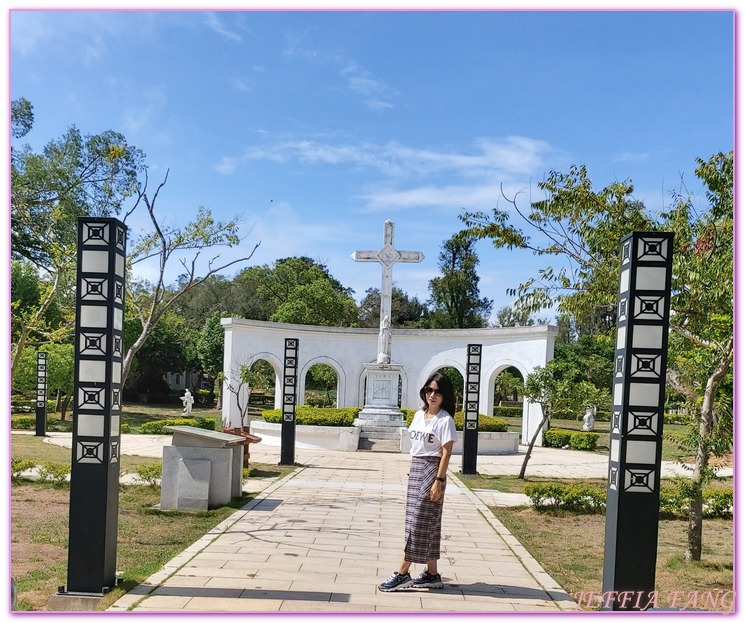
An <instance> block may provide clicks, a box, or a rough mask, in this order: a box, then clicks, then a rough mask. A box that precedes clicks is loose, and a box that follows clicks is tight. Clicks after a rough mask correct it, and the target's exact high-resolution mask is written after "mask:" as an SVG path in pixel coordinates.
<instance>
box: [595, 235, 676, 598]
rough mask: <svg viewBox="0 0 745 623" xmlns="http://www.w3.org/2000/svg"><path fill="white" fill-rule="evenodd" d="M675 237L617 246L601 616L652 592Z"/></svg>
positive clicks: (632, 238) (631, 239) (639, 238)
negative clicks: (618, 266)
mask: <svg viewBox="0 0 745 623" xmlns="http://www.w3.org/2000/svg"><path fill="white" fill-rule="evenodd" d="M673 237H674V235H673V234H672V233H666V232H633V233H631V234H629V235H628V236H625V237H624V238H623V239H622V240H621V276H620V287H619V290H618V319H617V323H616V353H615V364H614V378H613V407H612V417H611V433H610V461H609V474H608V501H607V506H606V520H605V562H604V569H603V593H605V594H609V593H611V591H615V595H614V597H615V599H614V600H613V601H610V597H609V598H608V600H607V601H605V602H604V603H605V604H606V605H605V606H604V609H605V610H642V609H644V608H645V607H646V606H647V605H648V604H649V602H650V598H649V596H648V595H649V594H650V593H652V592H653V591H654V581H655V564H656V562H657V532H658V521H659V519H658V518H659V497H660V467H661V462H662V425H663V414H664V408H665V374H666V369H667V338H668V327H669V321H670V277H671V273H672V254H673ZM624 593H626V594H624ZM631 593H633V596H632V595H631Z"/></svg>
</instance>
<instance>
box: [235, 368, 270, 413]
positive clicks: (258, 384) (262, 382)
mask: <svg viewBox="0 0 745 623" xmlns="http://www.w3.org/2000/svg"><path fill="white" fill-rule="evenodd" d="M241 381H243V382H244V383H245V386H246V391H247V392H248V407H247V414H248V415H249V416H250V417H261V412H262V411H266V410H267V409H273V408H274V391H275V389H274V388H275V385H276V373H275V372H274V368H273V367H272V364H270V363H269V362H268V361H266V360H265V359H257V360H256V361H254V362H253V363H252V364H251V365H250V366H241Z"/></svg>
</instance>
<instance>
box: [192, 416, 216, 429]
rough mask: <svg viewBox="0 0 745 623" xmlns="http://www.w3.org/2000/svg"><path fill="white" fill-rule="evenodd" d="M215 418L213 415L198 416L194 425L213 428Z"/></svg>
mask: <svg viewBox="0 0 745 623" xmlns="http://www.w3.org/2000/svg"><path fill="white" fill-rule="evenodd" d="M216 424H217V420H216V419H215V418H213V417H198V418H197V419H196V423H195V424H194V426H196V427H197V428H204V429H205V430H215V425H216Z"/></svg>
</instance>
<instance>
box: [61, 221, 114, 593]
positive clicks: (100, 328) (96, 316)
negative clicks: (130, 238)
mask: <svg viewBox="0 0 745 623" xmlns="http://www.w3.org/2000/svg"><path fill="white" fill-rule="evenodd" d="M125 260H126V228H125V226H124V224H123V223H121V222H120V221H118V220H117V219H114V218H87V217H83V218H80V219H78V275H77V294H76V314H75V384H74V389H73V399H74V402H73V430H72V473H71V477H70V527H69V535H70V538H69V551H68V564H67V592H68V593H83V594H98V595H100V594H104V593H106V592H108V591H109V590H110V589H112V588H113V587H114V585H115V583H116V537H117V523H118V516H119V457H120V434H119V429H120V417H121V404H122V403H121V392H122V385H121V381H122V358H123V354H124V345H123V336H122V329H123V323H124V278H125V274H124V273H125V263H126V262H125Z"/></svg>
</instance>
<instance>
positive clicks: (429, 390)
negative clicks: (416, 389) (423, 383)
mask: <svg viewBox="0 0 745 623" xmlns="http://www.w3.org/2000/svg"><path fill="white" fill-rule="evenodd" d="M432 392H434V393H435V396H442V392H441V391H440V390H439V389H432V388H431V387H425V388H424V393H425V394H427V396H429V395H430V394H431V393H432Z"/></svg>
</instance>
